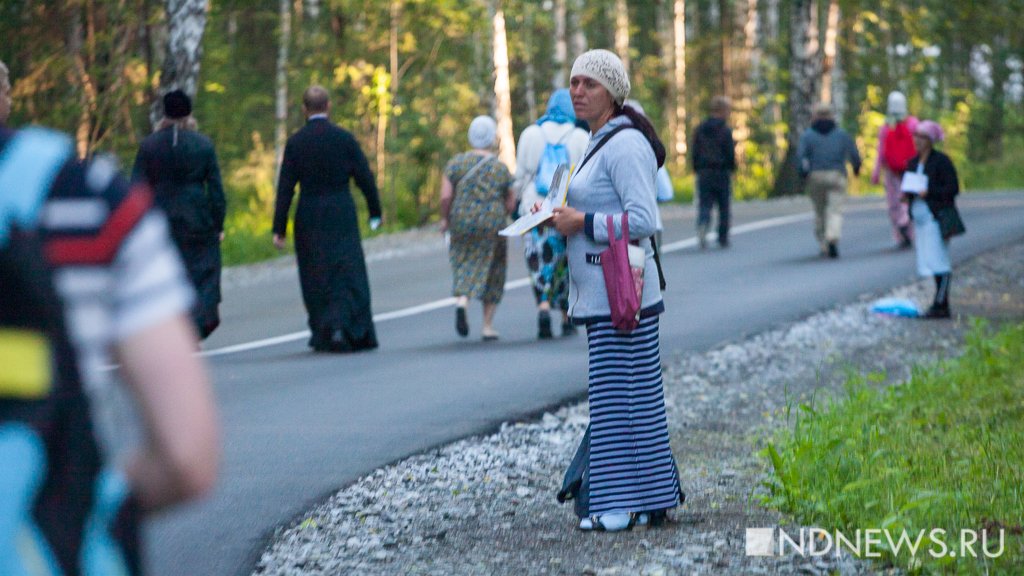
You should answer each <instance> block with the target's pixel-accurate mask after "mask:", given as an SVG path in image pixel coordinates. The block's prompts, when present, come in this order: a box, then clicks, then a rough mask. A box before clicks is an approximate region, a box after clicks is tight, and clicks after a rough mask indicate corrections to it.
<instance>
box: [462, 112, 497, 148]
mask: <svg viewBox="0 0 1024 576" xmlns="http://www.w3.org/2000/svg"><path fill="white" fill-rule="evenodd" d="M497 135H498V124H497V123H496V122H495V121H494V118H491V117H490V116H477V117H476V118H473V121H472V122H470V123H469V145H470V146H472V147H473V148H478V149H484V148H490V147H491V146H493V145H494V138H495V137H496V136H497Z"/></svg>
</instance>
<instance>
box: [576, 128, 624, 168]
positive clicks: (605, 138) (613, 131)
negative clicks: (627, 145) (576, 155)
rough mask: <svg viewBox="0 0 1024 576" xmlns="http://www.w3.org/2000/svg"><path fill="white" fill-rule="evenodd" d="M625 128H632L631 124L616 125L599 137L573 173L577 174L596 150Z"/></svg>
mask: <svg viewBox="0 0 1024 576" xmlns="http://www.w3.org/2000/svg"><path fill="white" fill-rule="evenodd" d="M627 128H632V126H626V125H622V126H616V127H615V129H614V130H612V131H611V132H609V133H608V135H607V136H605V137H604V138H601V141H600V142H598V143H597V145H596V146H594V149H593V150H591V151H590V154H587V156H586V158H584V159H583V161H582V162H580V163H579V166H577V167H576V170H575V171H573V175H576V174H579V173H580V170H582V169H583V165H584V164H586V163H587V161H588V160H590V159H591V158H593V157H594V155H595V154H597V151H598V150H600V149H601V148H602V147H603V146H604V145H605V144H607V143H608V141H609V140H611V139H612V136H615V135H616V134H618V133H619V132H622V131H623V130H625V129H627Z"/></svg>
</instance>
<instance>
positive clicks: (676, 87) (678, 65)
mask: <svg viewBox="0 0 1024 576" xmlns="http://www.w3.org/2000/svg"><path fill="white" fill-rule="evenodd" d="M672 46H673V51H672V52H673V60H674V62H675V72H674V74H673V75H672V101H673V102H674V103H675V130H674V131H673V133H672V143H673V146H672V149H673V150H674V151H675V162H676V164H677V165H678V166H679V167H683V166H685V165H686V0H674V2H673V3H672Z"/></svg>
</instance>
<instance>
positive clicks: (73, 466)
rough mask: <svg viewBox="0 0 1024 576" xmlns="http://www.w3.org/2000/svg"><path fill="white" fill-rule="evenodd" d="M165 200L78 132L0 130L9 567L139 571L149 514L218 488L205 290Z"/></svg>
mask: <svg viewBox="0 0 1024 576" xmlns="http://www.w3.org/2000/svg"><path fill="white" fill-rule="evenodd" d="M0 76H6V74H3V73H2V72H0ZM5 81H6V78H0V84H4V83H5ZM151 198H152V196H151V194H150V193H149V190H148V188H147V187H146V186H145V185H144V184H141V183H140V184H136V185H134V186H129V185H128V183H127V181H126V180H125V179H124V178H123V177H122V176H121V175H120V174H119V173H118V170H117V168H116V166H115V164H114V163H113V161H112V160H109V159H106V158H103V157H100V158H97V159H96V160H94V161H92V162H90V163H81V162H78V161H77V160H75V159H74V158H73V143H72V141H71V139H70V138H68V137H67V136H65V135H63V134H59V133H56V132H50V131H47V130H43V129H39V128H30V129H27V130H24V131H21V132H17V133H14V132H10V131H6V130H5V131H0V244H6V245H4V246H0V248H2V249H3V250H4V251H5V254H4V256H3V258H2V259H0V260H2V261H0V275H3V277H4V281H3V282H2V283H0V298H2V305H0V310H2V314H0V322H2V323H3V327H2V328H0V340H2V341H3V342H2V343H0V356H2V357H3V359H2V361H0V453H2V454H4V456H2V457H0V460H2V461H3V462H4V464H3V467H2V468H0V483H3V489H0V525H3V526H5V527H6V528H7V530H9V531H5V530H0V573H3V574H21V573H43V574H59V573H62V574H72V575H73V574H89V575H92V574H97V575H98V574H138V573H140V572H141V566H142V561H141V550H140V543H139V528H140V526H139V523H140V520H141V517H142V515H144V514H150V513H153V512H156V511H158V510H163V509H166V508H167V507H169V506H171V505H173V504H175V503H179V502H183V501H186V500H190V499H194V498H197V497H199V496H201V495H203V494H205V493H207V492H208V491H209V490H210V489H211V488H212V486H213V483H214V481H215V478H216V474H217V467H218V459H219V438H218V436H219V432H218V426H217V417H216V411H215V407H214V399H213V394H212V390H211V387H210V382H209V380H208V377H207V375H206V372H205V369H204V367H203V364H202V362H201V361H200V360H199V359H198V358H197V357H196V356H195V355H193V350H194V349H195V347H196V335H195V331H194V329H193V327H192V323H191V321H190V319H189V317H188V312H189V309H190V306H191V304H192V298H193V292H192V289H191V287H190V285H189V283H188V280H187V278H186V277H185V272H184V269H183V268H182V265H181V262H180V258H179V256H178V253H177V251H176V249H175V247H174V245H173V244H172V243H171V241H170V238H169V235H168V230H167V225H166V221H165V219H164V216H163V215H162V214H161V213H160V212H159V211H158V210H154V209H153V205H152V200H151ZM16 245H20V247H19V246H16ZM8 250H13V251H8ZM43 255H45V262H44V258H43ZM8 278H10V281H8ZM51 291H52V292H51ZM54 292H55V293H56V297H54V296H53V295H52V294H53V293H54ZM58 300H59V302H58ZM19 315H20V316H21V317H20V318H19V317H18V316H19ZM114 361H116V362H117V363H118V364H119V370H118V372H119V374H120V376H121V377H122V381H123V382H122V383H121V384H123V386H124V388H122V387H120V386H119V385H118V383H117V382H115V381H114V379H112V378H111V375H112V373H113V372H112V371H111V370H109V369H108V368H107V367H108V366H109V365H110V364H111V363H112V362H114ZM129 395H130V396H129Z"/></svg>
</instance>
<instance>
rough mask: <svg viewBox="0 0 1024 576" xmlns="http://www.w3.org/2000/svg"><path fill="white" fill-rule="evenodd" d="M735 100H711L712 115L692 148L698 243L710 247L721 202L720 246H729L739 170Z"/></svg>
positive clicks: (719, 213)
mask: <svg viewBox="0 0 1024 576" xmlns="http://www.w3.org/2000/svg"><path fill="white" fill-rule="evenodd" d="M731 110H732V103H731V102H730V101H729V99H728V98H726V97H725V96H716V97H715V98H714V99H712V100H711V115H710V116H709V117H708V118H706V119H705V120H704V121H703V122H701V123H700V125H699V126H697V132H696V134H694V136H693V145H692V146H691V147H690V150H691V152H690V154H691V162H692V166H693V170H694V171H695V172H696V173H697V197H698V199H699V200H698V213H697V243H698V245H699V246H700V248H701V249H702V250H703V249H704V248H707V245H708V244H707V234H708V228H709V227H710V225H711V208H712V207H713V206H714V205H716V204H717V205H718V245H719V246H721V247H722V248H728V247H729V223H730V219H731V216H732V212H731V208H730V204H731V202H732V175H733V173H734V172H736V143H735V142H734V141H733V139H732V128H730V127H729V124H728V121H729V112H730V111H731Z"/></svg>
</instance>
